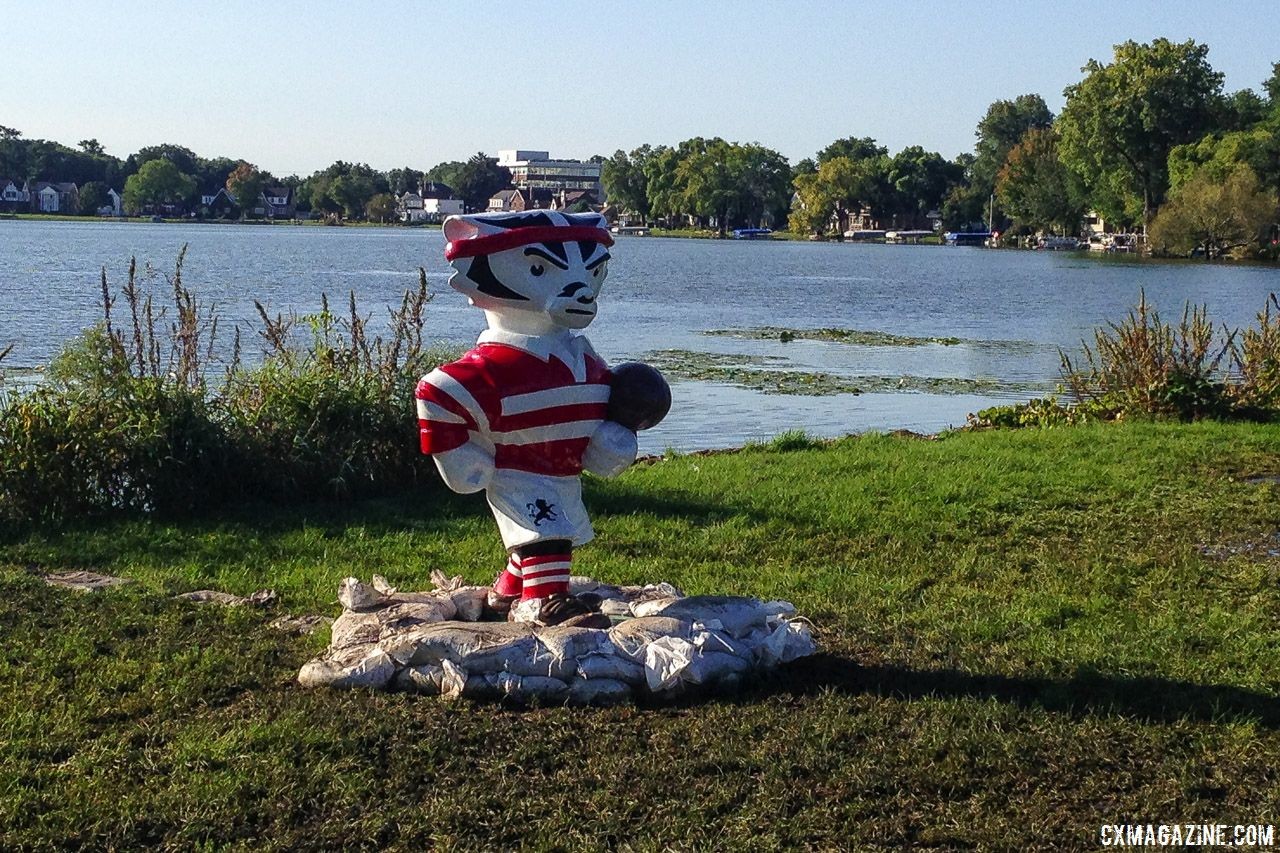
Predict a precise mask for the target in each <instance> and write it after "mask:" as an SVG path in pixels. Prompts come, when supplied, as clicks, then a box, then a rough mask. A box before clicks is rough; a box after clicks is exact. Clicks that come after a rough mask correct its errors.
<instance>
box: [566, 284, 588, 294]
mask: <svg viewBox="0 0 1280 853" xmlns="http://www.w3.org/2000/svg"><path fill="white" fill-rule="evenodd" d="M587 289H588V288H587V285H586V282H582V281H571V282H569V283H568V284H566V285H565V286H564V288H563V289H562V290H561V291H560V295H561V296H573V294H575V293H577V292H578V291H579V290H587Z"/></svg>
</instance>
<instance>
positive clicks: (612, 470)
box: [582, 421, 640, 477]
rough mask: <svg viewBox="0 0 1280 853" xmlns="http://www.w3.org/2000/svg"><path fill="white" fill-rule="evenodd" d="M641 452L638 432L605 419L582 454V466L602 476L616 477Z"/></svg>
mask: <svg viewBox="0 0 1280 853" xmlns="http://www.w3.org/2000/svg"><path fill="white" fill-rule="evenodd" d="M639 452H640V445H639V442H637V441H636V434H635V433H634V432H632V431H631V430H629V429H627V428H626V427H624V426H623V425H622V424H619V423H614V422H613V421H604V422H603V423H601V424H600V426H598V427H596V431H595V433H594V434H593V435H592V436H591V442H590V443H589V444H587V449H586V451H585V452H584V453H583V454H582V467H583V468H586V469H587V470H588V471H590V472H591V473H592V474H596V475H598V476H600V477H616V476H618V475H619V474H621V473H622V472H623V471H625V470H627V467H628V466H629V465H631V463H632V462H635V461H636V454H637V453H639Z"/></svg>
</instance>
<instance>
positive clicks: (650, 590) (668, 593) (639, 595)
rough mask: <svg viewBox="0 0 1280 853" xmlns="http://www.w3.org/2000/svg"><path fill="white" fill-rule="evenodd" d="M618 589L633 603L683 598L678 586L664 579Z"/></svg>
mask: <svg viewBox="0 0 1280 853" xmlns="http://www.w3.org/2000/svg"><path fill="white" fill-rule="evenodd" d="M620 589H621V590H622V594H623V596H624V597H625V598H626V599H627V601H630V602H633V603H634V602H637V601H649V600H652V599H658V598H684V593H683V592H681V591H680V589H679V587H677V586H675V585H673V584H669V583H667V582H666V581H663V582H662V583H650V584H645V585H644V586H624V587H620Z"/></svg>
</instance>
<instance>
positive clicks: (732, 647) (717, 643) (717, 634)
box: [690, 621, 755, 662]
mask: <svg viewBox="0 0 1280 853" xmlns="http://www.w3.org/2000/svg"><path fill="white" fill-rule="evenodd" d="M690 640H691V641H692V642H693V644H694V645H695V646H697V647H698V649H699V650H700V651H702V652H724V653H726V654H730V655H736V656H737V657H740V658H742V659H743V660H745V661H747V662H750V661H752V660H754V659H755V654H754V650H753V648H752V647H751V646H750V645H749V644H748V643H747V642H746V641H745V640H740V639H736V638H735V637H733V636H732V635H730V634H729V633H728V632H727V631H725V630H723V626H722V625H721V624H720V622H719V621H712V622H710V623H702V622H695V623H693V633H692V635H691V636H690Z"/></svg>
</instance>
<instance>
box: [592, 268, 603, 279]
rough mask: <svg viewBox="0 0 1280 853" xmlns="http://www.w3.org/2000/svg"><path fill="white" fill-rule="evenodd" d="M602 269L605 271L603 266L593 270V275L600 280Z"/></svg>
mask: <svg viewBox="0 0 1280 853" xmlns="http://www.w3.org/2000/svg"><path fill="white" fill-rule="evenodd" d="M602 269H604V266H603V265H601V266H598V267H596V268H595V269H593V270H592V271H591V274H592V275H593V276H595V277H596V278H599V277H600V270H602Z"/></svg>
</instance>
